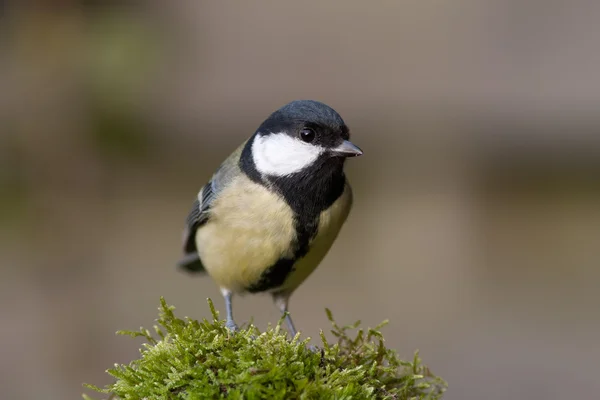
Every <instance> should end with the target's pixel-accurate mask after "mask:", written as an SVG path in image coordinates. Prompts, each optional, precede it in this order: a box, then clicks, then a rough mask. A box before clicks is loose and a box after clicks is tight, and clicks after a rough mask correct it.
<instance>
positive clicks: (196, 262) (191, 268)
mask: <svg viewBox="0 0 600 400" xmlns="http://www.w3.org/2000/svg"><path fill="white" fill-rule="evenodd" d="M177 268H180V269H182V270H184V271H186V272H190V273H206V269H205V268H204V265H203V264H202V261H201V260H200V257H199V256H198V253H188V254H186V255H185V256H183V258H182V259H180V260H179V261H177Z"/></svg>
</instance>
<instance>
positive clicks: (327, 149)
mask: <svg viewBox="0 0 600 400" xmlns="http://www.w3.org/2000/svg"><path fill="white" fill-rule="evenodd" d="M349 139H350V132H349V130H348V127H347V126H346V124H345V123H344V120H343V119H342V117H340V115H339V114H338V113H337V112H336V111H335V110H333V109H332V108H331V107H329V106H327V105H326V104H323V103H320V102H318V101H313V100H296V101H293V102H291V103H289V104H286V105H285V106H283V107H281V108H280V109H279V110H277V111H275V112H274V113H273V114H271V115H270V116H269V117H268V118H267V119H266V120H265V121H264V122H263V123H262V124H261V125H260V127H259V128H258V130H257V132H256V134H255V135H254V137H253V139H252V144H251V146H252V158H253V160H254V164H255V166H256V169H257V170H258V171H259V172H260V173H261V174H264V175H267V176H287V175H292V174H295V173H298V172H301V171H304V170H306V169H308V168H310V167H314V166H315V165H323V166H325V165H331V166H334V167H335V166H338V167H339V168H341V167H343V163H344V160H345V159H346V158H347V157H356V156H360V155H361V154H362V151H361V150H360V149H359V148H358V147H357V146H355V145H354V144H352V143H351V142H350V141H349Z"/></svg>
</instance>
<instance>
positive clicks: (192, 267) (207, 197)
mask: <svg viewBox="0 0 600 400" xmlns="http://www.w3.org/2000/svg"><path fill="white" fill-rule="evenodd" d="M215 197H216V196H215V192H214V190H213V182H212V180H211V181H210V182H208V183H207V184H206V185H204V187H203V188H202V190H201V191H200V193H198V198H197V199H196V200H194V204H193V205H192V209H191V210H190V213H189V214H188V216H187V219H186V226H185V229H184V231H183V253H184V256H183V258H181V259H180V260H179V262H178V263H177V266H179V267H180V268H183V269H185V270H187V271H189V272H203V271H204V266H203V265H202V261H201V260H200V257H199V256H198V249H197V248H196V232H197V231H198V228H200V227H201V226H202V225H204V224H205V223H206V222H207V221H208V219H209V210H210V205H211V203H212V202H213V201H214V199H215Z"/></svg>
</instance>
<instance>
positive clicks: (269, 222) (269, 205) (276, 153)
mask: <svg viewBox="0 0 600 400" xmlns="http://www.w3.org/2000/svg"><path fill="white" fill-rule="evenodd" d="M362 154H363V152H362V150H361V149H360V148H359V147H357V146H356V145H354V144H353V143H352V142H350V131H349V128H348V127H347V125H346V123H345V122H344V120H343V119H342V117H341V116H340V115H339V114H338V113H337V112H336V111H335V110H334V109H333V108H331V107H329V106H328V105H326V104H324V103H321V102H319V101H315V100H295V101H292V102H290V103H288V104H286V105H284V106H283V107H281V108H279V109H278V110H276V111H275V112H273V113H272V114H270V115H269V116H268V117H267V118H266V119H265V120H264V122H262V124H261V125H260V126H259V127H258V129H257V130H256V131H255V132H254V134H252V136H250V138H248V139H247V140H246V141H244V142H243V143H242V144H241V145H240V146H239V147H238V148H237V149H236V150H235V151H234V152H233V153H232V154H231V155H230V156H229V157H228V158H227V159H226V160H225V161H224V162H223V163H222V164H221V165H220V166H219V168H218V169H217V170H216V172H215V173H214V174H213V176H212V178H211V179H210V181H209V182H208V183H206V184H205V185H204V186H203V187H202V189H201V190H200V191H199V193H198V195H197V198H196V199H195V200H194V202H193V205H192V209H191V211H190V212H189V215H188V217H187V220H186V224H185V229H184V232H183V256H182V258H181V259H180V260H179V261H178V262H177V265H178V267H179V268H181V269H183V270H184V271H187V272H190V273H206V274H208V275H209V276H210V277H211V278H212V279H213V280H214V281H215V282H216V284H217V285H218V286H219V288H220V291H221V294H222V296H223V298H224V301H225V310H226V322H225V326H226V327H227V328H229V329H230V330H231V331H236V330H238V327H237V324H236V323H235V321H234V318H233V306H232V298H233V296H234V295H244V294H247V293H250V294H255V293H269V294H270V295H271V296H272V299H273V302H274V304H275V306H277V308H278V309H279V310H280V312H281V313H282V315H283V318H284V319H285V321H286V325H287V327H288V331H289V332H290V334H291V335H292V336H296V334H297V331H296V328H295V326H294V323H293V321H292V318H291V315H290V313H289V312H288V305H289V299H290V296H291V295H292V293H293V292H294V291H295V290H296V289H297V288H298V287H299V286H300V284H301V283H303V282H304V281H305V280H306V278H308V276H309V275H310V274H311V273H312V272H313V271H314V270H315V268H316V267H317V266H318V265H319V264H320V263H321V261H322V260H323V258H324V257H325V255H326V254H327V252H328V251H329V249H330V248H331V246H332V244H333V243H334V241H335V240H336V238H337V236H338V233H339V232H340V229H341V228H342V226H343V225H344V223H345V221H346V219H347V217H348V214H349V213H350V209H351V208H352V203H353V194H352V188H351V187H350V185H349V183H348V180H347V178H346V175H345V173H344V164H345V160H346V159H347V158H349V157H357V156H360V155H362Z"/></svg>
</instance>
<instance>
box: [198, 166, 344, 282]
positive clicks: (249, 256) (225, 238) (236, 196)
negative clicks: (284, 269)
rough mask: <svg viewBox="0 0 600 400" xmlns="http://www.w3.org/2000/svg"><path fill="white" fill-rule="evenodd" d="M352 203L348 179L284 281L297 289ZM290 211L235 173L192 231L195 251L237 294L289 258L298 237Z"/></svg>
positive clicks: (218, 279)
mask: <svg viewBox="0 0 600 400" xmlns="http://www.w3.org/2000/svg"><path fill="white" fill-rule="evenodd" d="M351 206H352V191H351V188H350V186H349V185H347V184H346V187H345V189H344V192H343V194H342V196H340V198H339V199H338V200H337V201H336V202H335V203H334V204H333V205H332V206H331V207H329V208H328V209H327V210H325V211H323V212H322V213H321V215H320V219H319V230H318V234H317V235H316V237H315V238H314V239H313V240H312V242H311V243H310V247H309V251H308V253H307V254H306V255H305V256H304V257H303V258H302V259H300V260H298V261H296V263H295V266H294V270H293V272H292V273H291V274H290V275H289V276H288V277H287V279H286V281H285V282H284V284H283V286H282V287H280V288H277V289H274V290H277V291H281V290H285V291H288V292H291V291H293V290H294V289H295V288H297V287H298V286H299V285H300V284H301V283H302V282H303V281H304V280H305V279H306V278H307V277H308V276H309V275H310V274H311V273H312V272H313V271H314V269H315V268H316V267H317V266H318V265H319V263H320V262H321V260H322V259H323V258H324V257H325V255H326V254H327V252H328V251H329V249H330V248H331V245H332V244H333V242H334V240H335V238H336V237H337V235H338V233H339V231H340V229H341V227H342V225H343V224H344V221H345V220H346V218H347V216H348V213H349V212H350V208H351ZM293 221H294V219H293V211H292V209H291V208H290V207H289V205H288V204H287V203H286V202H285V200H284V199H283V198H281V197H279V196H277V195H276V194H274V193H273V192H271V191H269V190H268V189H266V188H265V187H264V186H262V185H259V184H257V183H255V182H253V181H251V180H250V179H249V178H248V177H246V176H245V175H243V174H242V175H239V176H238V177H236V178H235V179H234V181H232V182H231V184H230V185H228V187H227V188H226V189H224V190H223V192H221V193H220V194H219V197H218V198H217V199H216V200H215V201H214V203H213V204H212V206H211V214H210V219H209V221H208V222H207V223H206V224H205V225H203V226H202V227H201V228H200V229H199V230H198V232H197V234H196V244H197V247H198V254H199V255H200V258H201V260H202V263H203V265H204V266H205V268H206V270H207V272H208V273H209V275H210V276H211V277H212V278H213V279H214V280H215V281H216V283H217V284H218V285H219V286H220V287H221V288H226V289H228V290H231V291H232V292H237V293H241V292H243V291H244V290H245V289H247V288H248V287H250V286H252V285H253V284H254V283H256V282H257V281H258V280H259V279H260V277H261V274H262V273H263V272H264V271H265V270H266V269H267V268H269V267H271V266H272V265H274V264H275V263H276V262H277V261H278V260H279V259H281V258H284V257H285V258H293V253H292V250H293V249H292V246H291V243H293V242H294V240H295V239H296V230H295V228H294V222H293Z"/></svg>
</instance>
